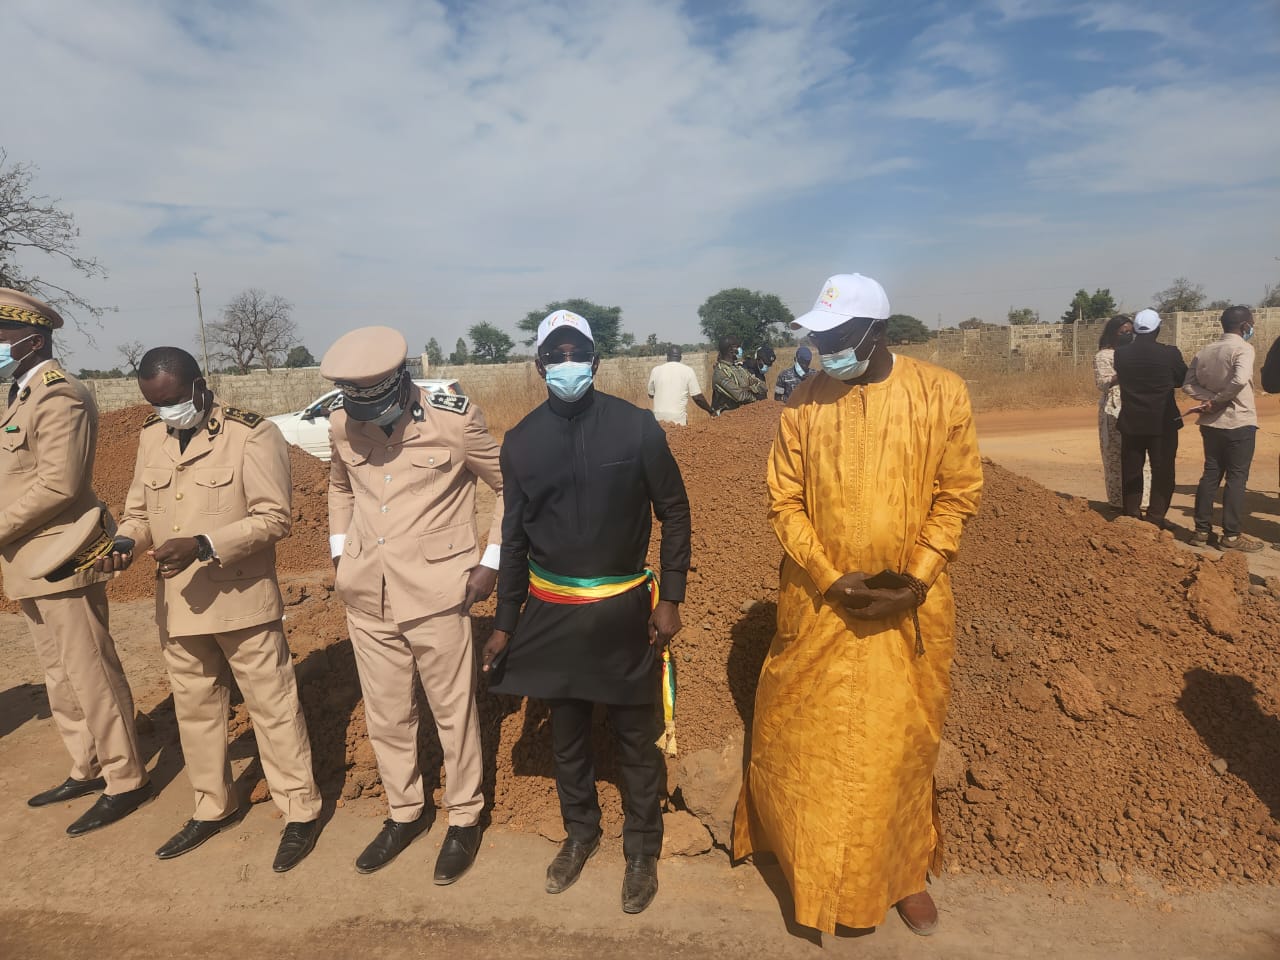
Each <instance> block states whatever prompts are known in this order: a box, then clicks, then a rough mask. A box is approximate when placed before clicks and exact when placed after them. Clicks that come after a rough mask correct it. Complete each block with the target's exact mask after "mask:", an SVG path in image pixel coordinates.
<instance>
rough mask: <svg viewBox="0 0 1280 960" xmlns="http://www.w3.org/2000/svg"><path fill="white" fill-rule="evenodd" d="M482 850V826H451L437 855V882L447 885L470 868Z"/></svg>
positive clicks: (437, 883) (442, 885)
mask: <svg viewBox="0 0 1280 960" xmlns="http://www.w3.org/2000/svg"><path fill="white" fill-rule="evenodd" d="M479 850H480V826H479V824H477V825H476V826H473V827H450V828H449V832H448V833H446V834H445V835H444V843H442V844H440V856H438V857H436V875H435V883H436V886H437V887H447V886H448V885H449V884H451V883H453V881H455V880H457V879H458V878H459V877H460V876H462V875H463V874H464V873H466V872H467V870H469V869H470V867H471V864H473V863H475V862H476V853H477V852H479Z"/></svg>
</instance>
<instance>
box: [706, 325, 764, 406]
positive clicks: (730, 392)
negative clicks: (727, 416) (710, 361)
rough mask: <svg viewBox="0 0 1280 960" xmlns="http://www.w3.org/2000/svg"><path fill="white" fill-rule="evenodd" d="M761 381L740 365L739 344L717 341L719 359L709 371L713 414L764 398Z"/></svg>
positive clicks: (722, 340) (726, 340)
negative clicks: (718, 342) (718, 343)
mask: <svg viewBox="0 0 1280 960" xmlns="http://www.w3.org/2000/svg"><path fill="white" fill-rule="evenodd" d="M767 390H768V388H767V387H766V386H765V384H764V381H763V380H761V379H760V378H759V377H757V376H756V375H755V374H753V373H752V372H751V371H750V370H748V369H747V368H746V367H745V366H743V363H742V343H741V341H739V340H738V338H737V337H724V338H723V339H721V341H720V356H719V358H718V359H717V360H716V364H715V366H714V367H712V368H711V408H712V409H713V410H714V411H715V412H716V413H717V414H720V413H723V412H724V411H725V410H737V409H738V408H739V407H743V406H746V405H747V404H748V403H755V402H756V401H757V400H763V399H764V398H765V395H766V392H767Z"/></svg>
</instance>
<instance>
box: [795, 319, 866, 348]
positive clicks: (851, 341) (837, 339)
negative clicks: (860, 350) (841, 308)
mask: <svg viewBox="0 0 1280 960" xmlns="http://www.w3.org/2000/svg"><path fill="white" fill-rule="evenodd" d="M878 322H879V321H876V320H871V321H869V322H868V325H867V326H865V327H864V326H862V324H859V323H842V324H840V326H838V327H836V328H835V329H833V330H822V331H813V332H811V333H810V334H809V339H810V340H812V341H813V345H814V346H815V347H817V348H818V352H819V353H828V354H830V353H839V352H840V351H841V350H847V349H848V348H849V347H853V346H858V345H861V343H862V342H863V341H864V340H866V338H867V336H868V335H869V334H870V333H871V330H872V328H873V327H875V325H876V324H877V323H878Z"/></svg>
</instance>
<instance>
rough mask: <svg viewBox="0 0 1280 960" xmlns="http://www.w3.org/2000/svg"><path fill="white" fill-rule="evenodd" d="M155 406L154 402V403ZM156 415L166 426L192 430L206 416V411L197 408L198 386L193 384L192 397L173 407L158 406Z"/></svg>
mask: <svg viewBox="0 0 1280 960" xmlns="http://www.w3.org/2000/svg"><path fill="white" fill-rule="evenodd" d="M153 406H154V404H153ZM155 411H156V416H158V417H159V418H160V419H161V420H163V421H164V423H165V426H167V427H172V428H173V429H175V430H190V429H191V428H192V427H194V426H195V425H196V424H197V423H199V422H200V421H201V419H203V418H204V411H203V410H197V409H196V386H195V384H194V383H193V384H192V385H191V399H190V400H184V401H182V403H175V404H174V405H173V406H171V407H156V408H155Z"/></svg>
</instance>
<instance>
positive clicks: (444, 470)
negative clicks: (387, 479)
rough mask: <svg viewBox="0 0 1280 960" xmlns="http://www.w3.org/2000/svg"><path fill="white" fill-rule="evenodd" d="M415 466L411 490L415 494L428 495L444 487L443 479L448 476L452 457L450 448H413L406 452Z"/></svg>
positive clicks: (410, 484) (410, 480)
mask: <svg viewBox="0 0 1280 960" xmlns="http://www.w3.org/2000/svg"><path fill="white" fill-rule="evenodd" d="M406 452H407V453H408V454H409V462H410V463H411V464H413V475H412V477H410V479H409V488H410V489H411V490H412V491H413V492H414V493H419V494H423V495H425V494H428V493H431V492H432V491H434V490H438V489H439V488H440V487H441V486H442V479H441V478H442V477H445V476H448V473H449V466H450V461H451V459H452V458H451V457H450V455H449V448H448V447H412V448H410V449H409V450H407V451H406Z"/></svg>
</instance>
